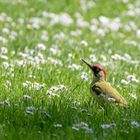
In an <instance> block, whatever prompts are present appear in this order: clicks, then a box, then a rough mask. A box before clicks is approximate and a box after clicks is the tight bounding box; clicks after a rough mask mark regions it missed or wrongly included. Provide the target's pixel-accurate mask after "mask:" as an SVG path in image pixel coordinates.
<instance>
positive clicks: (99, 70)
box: [82, 59, 128, 107]
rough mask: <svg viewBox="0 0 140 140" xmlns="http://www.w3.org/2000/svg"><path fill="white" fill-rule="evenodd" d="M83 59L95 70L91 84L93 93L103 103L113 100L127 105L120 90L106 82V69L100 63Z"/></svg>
mask: <svg viewBox="0 0 140 140" xmlns="http://www.w3.org/2000/svg"><path fill="white" fill-rule="evenodd" d="M82 61H83V62H84V63H85V64H87V65H88V66H89V68H90V69H91V70H92V72H93V81H92V83H91V84H90V91H91V94H92V95H93V96H95V97H97V98H98V99H99V100H100V102H102V103H101V104H103V102H104V101H105V100H108V101H113V102H115V103H117V104H119V105H120V106H123V107H127V106H128V104H127V101H126V100H125V99H124V98H123V97H122V96H121V95H120V94H119V92H118V91H117V90H116V89H114V88H113V87H112V86H110V84H108V83H107V82H106V71H105V69H104V68H103V67H102V66H101V65H99V64H93V65H91V64H89V63H88V62H86V61H85V60H84V59H82Z"/></svg>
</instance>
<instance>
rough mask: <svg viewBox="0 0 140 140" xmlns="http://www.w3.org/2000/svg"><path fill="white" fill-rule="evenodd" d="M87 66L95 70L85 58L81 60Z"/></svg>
mask: <svg viewBox="0 0 140 140" xmlns="http://www.w3.org/2000/svg"><path fill="white" fill-rule="evenodd" d="M81 60H82V61H83V62H84V63H85V64H86V65H88V66H89V67H90V68H91V69H93V68H92V65H91V64H90V63H88V62H87V61H86V60H84V59H83V58H82V59H81Z"/></svg>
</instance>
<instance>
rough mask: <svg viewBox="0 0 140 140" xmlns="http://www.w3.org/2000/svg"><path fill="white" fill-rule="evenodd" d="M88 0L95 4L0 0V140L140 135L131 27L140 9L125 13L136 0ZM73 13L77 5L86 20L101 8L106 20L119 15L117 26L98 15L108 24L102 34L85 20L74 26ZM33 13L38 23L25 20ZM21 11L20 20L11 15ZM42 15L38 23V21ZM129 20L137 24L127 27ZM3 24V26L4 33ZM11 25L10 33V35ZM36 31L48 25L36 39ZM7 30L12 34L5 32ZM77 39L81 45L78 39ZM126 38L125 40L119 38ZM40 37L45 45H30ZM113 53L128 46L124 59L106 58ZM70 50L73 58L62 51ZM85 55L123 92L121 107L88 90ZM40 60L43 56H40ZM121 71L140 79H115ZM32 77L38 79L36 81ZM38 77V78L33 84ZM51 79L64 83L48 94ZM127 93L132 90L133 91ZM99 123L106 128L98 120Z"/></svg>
mask: <svg viewBox="0 0 140 140" xmlns="http://www.w3.org/2000/svg"><path fill="white" fill-rule="evenodd" d="M83 1H84V0H83ZM81 2H82V1H81ZM87 2H89V0H88V1H87ZM87 2H86V3H85V4H84V5H83V6H85V5H86V4H87ZM94 2H95V3H94V4H95V6H93V7H92V8H89V9H87V10H84V9H83V7H82V4H80V2H79V1H78V0H76V1H72V0H59V1H57V0H47V1H46V0H36V1H33V0H29V1H26V0H24V1H18V0H13V1H10V0H0V37H3V38H5V39H6V40H7V41H8V42H7V43H6V44H5V43H3V41H2V39H1V38H0V139H1V140H5V139H6V140H12V139H21V140H22V139H34V140H36V139H42V140H43V139H47V140H49V139H51V140H53V139H58V140H59V139H61V140H63V139H68V140H73V139H83V140H87V139H88V140H91V139H92V140H96V139H97V140H100V139H101V140H103V139H105V140H112V139H116V140H137V139H139V133H140V115H139V112H140V99H139V97H140V96H139V93H140V78H139V75H140V65H139V64H140V63H139V60H140V58H139V53H140V47H139V43H140V42H139V37H138V36H136V32H137V30H138V29H139V27H140V24H139V22H138V17H139V15H134V16H132V17H129V16H127V15H126V13H127V11H128V10H129V8H128V7H129V5H130V4H131V5H133V6H134V9H133V10H135V9H136V7H137V8H139V7H140V5H138V4H136V2H137V1H136V0H135V1H131V0H129V1H128V3H123V2H122V1H121V0H116V1H111V0H108V1H102V0H99V1H97V0H95V1H94ZM90 5H91V4H90ZM43 11H46V12H51V13H55V14H61V13H67V14H69V15H70V16H71V18H72V20H73V23H71V24H70V25H68V26H64V25H63V24H60V23H58V24H54V25H51V22H54V21H53V20H54V19H55V18H56V17H55V18H54V19H52V20H51V19H50V18H45V17H43V16H42V12H43ZM2 13H5V15H6V16H5V15H4V16H3V14H2ZM76 13H80V14H81V17H82V19H83V20H84V21H86V22H87V23H88V24H90V26H91V19H93V18H94V19H97V20H98V19H99V18H100V17H101V16H106V17H108V18H109V19H112V20H113V19H115V18H116V17H118V18H119V19H120V21H121V27H120V28H119V29H118V31H113V30H111V29H109V27H104V26H103V25H101V23H99V24H98V25H97V29H101V30H102V31H103V32H104V31H107V32H106V33H105V35H103V36H102V35H100V34H98V33H97V31H93V32H92V31H90V28H89V26H88V27H79V25H78V24H77V23H76V20H77V19H78V17H77V16H76ZM33 17H37V18H40V19H41V25H40V24H39V29H34V28H33V27H32V26H33V25H32V24H31V23H30V19H31V18H33ZM20 18H22V20H24V23H19V22H18V20H19V19H20ZM1 19H2V20H1ZM43 21H44V22H45V24H42V22H43ZM98 21H99V20H98ZM130 22H131V23H132V22H133V23H134V24H135V25H136V27H137V28H136V29H133V28H131V25H129V24H130ZM94 26H95V25H94ZM114 26H115V25H114ZM126 26H129V27H130V30H129V31H127V30H125V27H126ZM29 27H30V28H29ZM4 28H7V29H8V30H9V32H8V33H5V32H4V31H3V30H4ZM77 30H78V31H80V32H81V33H80V34H79V35H76V36H74V35H71V34H72V33H71V32H72V31H76V33H77V32H78V31H77ZM12 31H14V32H15V33H16V34H17V35H13V34H12ZM43 31H46V32H47V37H48V40H46V41H44V40H42V39H41V36H42V34H43V33H42V32H43ZM60 33H61V34H60ZM10 36H12V37H15V39H11V37H10ZM61 36H62V37H61ZM82 40H85V41H86V42H87V43H88V45H87V46H84V45H82V44H81V41H82ZM98 41H99V42H98ZM125 41H127V43H124V42H125ZM128 41H129V42H131V43H128ZM132 42H134V43H136V45H133V43H132ZM39 43H42V44H44V45H45V46H46V50H41V49H40V50H39V49H37V48H36V46H37V44H39ZM54 46H55V47H54ZM2 47H5V48H7V49H8V52H7V53H2V52H1V48H2ZM25 48H26V49H25ZM52 48H53V49H56V54H55V53H54V54H53V51H51V49H52ZM27 49H28V51H27ZM21 53H22V54H21ZM114 54H119V55H120V56H122V57H125V54H128V55H129V56H131V59H130V60H129V59H128V61H127V62H126V61H124V60H114V59H112V56H113V55H114ZM2 55H4V56H7V57H8V59H5V58H3V56H2ZM22 55H26V57H23V56H22ZM70 55H72V56H71V57H72V58H71V59H68V56H70ZM90 55H95V56H96V58H97V60H96V63H101V64H104V65H105V69H106V70H107V80H108V82H110V83H111V84H112V85H113V86H114V87H116V88H117V89H118V91H119V92H121V94H122V95H123V96H124V97H125V98H126V100H127V101H128V103H129V108H128V109H124V108H121V107H119V106H117V105H114V104H108V103H107V104H106V105H105V107H104V108H101V107H100V106H99V105H98V103H97V101H96V100H95V99H94V97H91V95H90V91H89V84H90V82H91V80H92V77H91V72H90V70H89V69H88V68H87V67H86V66H85V65H84V64H83V63H82V62H81V60H80V59H81V58H85V59H87V60H89V61H91V58H90ZM102 57H105V58H106V60H103V58H102ZM50 58H51V59H50ZM52 58H53V59H55V60H56V61H57V62H59V61H61V63H62V64H63V66H62V65H61V64H57V65H55V64H53V63H54V62H52ZM44 60H45V61H46V62H45V63H44V64H42V63H41V62H42V61H44ZM131 60H132V61H134V60H135V61H137V62H138V64H132V63H131ZM40 61H41V62H40ZM22 62H24V63H22ZM29 62H30V63H29ZM31 62H32V63H31ZM4 63H6V64H8V67H5V66H4ZM20 63H21V64H20ZM71 64H76V65H77V66H78V65H80V66H81V68H79V69H78V70H71V69H69V65H71ZM82 72H86V73H87V74H88V79H89V80H88V81H84V80H83V79H81V77H80V75H81V73H82ZM128 75H134V76H135V77H136V79H138V80H139V82H134V81H131V82H130V83H129V84H127V85H125V84H123V83H121V80H122V79H127V77H128ZM26 81H30V84H29V83H28V84H27V87H24V86H23V85H24V84H26ZM35 82H36V83H39V85H37V87H36V86H35ZM43 83H44V84H45V86H42V87H41V88H39V86H40V85H41V84H43ZM57 85H64V86H65V87H66V89H61V90H60V89H59V90H58V91H56V92H54V93H55V96H51V95H49V94H47V91H48V90H49V89H50V88H51V87H53V86H57ZM38 88H39V89H38ZM54 88H56V87H54ZM25 95H26V96H25ZM131 95H136V97H137V99H135V98H134V97H132V96H131ZM106 124H107V125H108V126H109V128H103V126H104V125H106Z"/></svg>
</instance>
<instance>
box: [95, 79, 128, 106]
mask: <svg viewBox="0 0 140 140" xmlns="http://www.w3.org/2000/svg"><path fill="white" fill-rule="evenodd" d="M94 91H95V92H96V93H98V94H101V93H102V94H104V95H106V96H108V97H111V98H114V99H115V101H116V102H117V103H120V104H124V105H127V101H126V100H125V99H124V98H123V97H122V96H121V95H120V94H119V92H118V91H117V90H116V89H114V88H113V87H112V86H110V85H109V84H108V83H107V82H106V81H104V80H102V81H99V82H96V83H95V85H94Z"/></svg>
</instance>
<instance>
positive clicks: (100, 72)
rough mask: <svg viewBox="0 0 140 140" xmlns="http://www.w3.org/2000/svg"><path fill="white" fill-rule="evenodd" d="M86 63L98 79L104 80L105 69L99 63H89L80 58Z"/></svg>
mask: <svg viewBox="0 0 140 140" xmlns="http://www.w3.org/2000/svg"><path fill="white" fill-rule="evenodd" d="M81 60H82V61H83V62H84V63H85V64H86V65H88V66H89V68H90V69H91V70H92V72H93V74H94V76H95V77H96V78H98V79H104V80H106V71H105V69H104V68H103V67H102V66H101V65H99V64H93V65H92V64H90V63H88V62H87V61H85V60H84V59H81Z"/></svg>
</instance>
